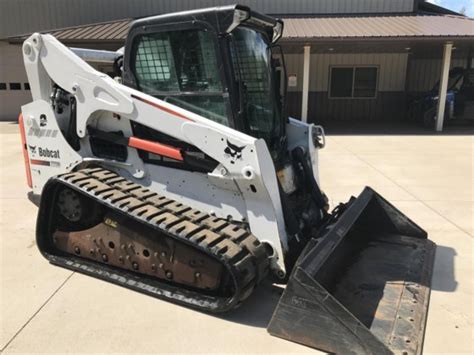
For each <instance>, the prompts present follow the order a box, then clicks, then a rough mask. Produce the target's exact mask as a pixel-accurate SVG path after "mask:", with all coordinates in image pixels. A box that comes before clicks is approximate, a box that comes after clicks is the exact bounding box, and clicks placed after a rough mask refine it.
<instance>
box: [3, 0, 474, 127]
mask: <svg viewBox="0 0 474 355" xmlns="http://www.w3.org/2000/svg"><path fill="white" fill-rule="evenodd" d="M232 3H234V1H227V0H220V1H219V0H201V1H199V0H173V1H169V0H162V1H153V0H135V1H133V2H132V1H127V0H99V1H94V2H91V1H84V0H42V1H41V2H39V1H15V0H3V1H2V2H1V3H0V119H3V120H5V119H14V118H15V116H16V115H17V113H18V112H19V107H20V105H21V104H23V103H25V102H27V101H28V100H29V92H28V85H27V82H26V75H25V72H24V69H23V63H22V58H21V46H20V45H21V42H22V41H23V39H24V38H26V35H27V34H29V33H32V32H35V31H42V32H51V33H53V34H54V35H55V36H57V37H58V38H59V39H60V40H61V41H62V42H63V43H65V44H67V45H69V46H75V47H88V48H103V49H117V48H119V47H121V46H122V45H123V43H124V39H125V37H126V34H127V29H128V25H129V23H130V22H131V21H132V19H133V18H136V17H141V16H149V15H153V14H159V13H166V12H171V11H179V10H187V9H193V8H202V7H207V6H216V5H223V4H232ZM240 3H242V4H245V5H249V6H250V7H251V8H252V9H254V10H257V11H260V12H264V13H267V14H271V15H274V16H277V17H281V18H283V19H284V21H285V29H284V35H283V38H282V40H281V46H282V48H283V51H284V52H285V54H286V66H287V73H288V84H289V88H288V90H289V92H288V106H289V112H290V114H291V115H292V116H294V117H301V118H302V119H306V120H308V121H311V122H317V123H323V124H325V125H331V124H332V123H334V122H335V123H340V122H341V121H344V122H346V123H348V124H351V125H357V124H367V123H368V124H378V123H379V122H382V123H383V122H394V123H395V122H400V121H403V120H406V119H407V110H408V104H409V102H410V98H411V97H412V96H414V95H417V94H419V93H421V92H426V91H428V90H430V89H431V88H433V86H434V85H435V83H436V82H437V81H438V80H440V78H441V79H442V80H441V85H440V95H441V99H440V100H439V102H444V101H443V100H442V95H445V94H446V88H445V85H443V83H444V82H447V72H448V69H449V68H450V67H459V66H461V67H469V66H471V65H472V57H471V52H472V53H474V50H473V49H474V20H473V19H470V18H467V17H464V16H461V15H459V14H456V13H453V12H451V11H449V10H447V9H444V8H441V7H438V6H435V5H433V4H430V3H426V2H424V1H421V0H292V1H287V0H249V1H240ZM58 28H59V29H58ZM97 67H98V68H99V69H101V70H104V71H107V70H108V68H107V67H101V66H100V65H99V64H98V65H97ZM443 88H444V90H442V89H443ZM439 106H440V107H438V108H437V109H438V110H442V111H444V110H445V108H444V107H443V105H439ZM438 117H443V115H438ZM438 121H441V120H438ZM438 124H439V127H438V128H439V129H441V127H442V122H438Z"/></svg>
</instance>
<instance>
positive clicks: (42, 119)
mask: <svg viewBox="0 0 474 355" xmlns="http://www.w3.org/2000/svg"><path fill="white" fill-rule="evenodd" d="M39 121H40V127H44V126H46V125H47V124H48V119H47V118H46V115H41V116H40V119H39Z"/></svg>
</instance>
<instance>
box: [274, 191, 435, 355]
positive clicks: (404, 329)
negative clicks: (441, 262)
mask: <svg viewBox="0 0 474 355" xmlns="http://www.w3.org/2000/svg"><path fill="white" fill-rule="evenodd" d="M426 238H427V234H426V232H425V231H424V230H423V229H421V228H420V227H418V226H417V225H416V224H415V223H413V222H412V221H411V220H409V219H408V218H407V217H406V216H405V215H403V214H402V213H401V212H400V211H398V210H397V209H396V208H395V207H394V206H392V205H391V204H390V203H389V202H387V201H386V200H385V199H384V198H382V197H381V196H380V195H379V194H377V193H376V192H375V191H374V190H372V189H370V188H368V187H366V188H365V189H364V191H363V192H362V193H361V194H360V196H359V197H358V198H357V199H356V200H354V201H353V202H351V203H350V205H349V206H348V208H347V209H346V210H345V212H344V213H343V214H342V215H341V216H340V217H339V218H338V220H337V222H335V223H334V224H333V226H332V227H331V228H330V229H329V230H328V232H327V233H326V234H325V235H324V236H323V237H322V238H319V239H317V240H316V239H314V240H312V241H311V242H309V243H308V245H307V246H306V247H305V249H304V251H303V253H302V254H301V256H300V258H299V259H298V261H297V263H296V266H295V268H294V269H293V272H292V274H291V277H290V279H289V281H288V285H287V287H286V289H285V291H284V293H283V296H282V298H281V300H280V302H279V304H278V306H277V308H276V310H275V312H274V314H273V317H272V319H271V321H270V324H269V326H268V332H269V333H270V334H272V335H274V336H277V337H280V338H284V339H287V340H291V341H294V342H297V343H301V344H304V345H307V346H310V347H313V348H316V349H320V350H323V351H327V352H331V353H337V354H377V355H380V354H391V353H397V354H405V355H408V354H420V353H421V351H422V346H423V336H424V331H425V324H426V316H427V311H428V303H429V295H430V283H431V275H432V269H433V261H434V253H435V248H436V246H435V244H434V243H432V242H431V241H429V240H428V239H426Z"/></svg>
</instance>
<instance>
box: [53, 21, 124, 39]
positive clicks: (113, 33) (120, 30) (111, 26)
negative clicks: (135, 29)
mask: <svg viewBox="0 0 474 355" xmlns="http://www.w3.org/2000/svg"><path fill="white" fill-rule="evenodd" d="M131 22H132V19H124V20H118V21H111V22H103V23H98V24H92V25H85V26H77V27H69V28H64V29H59V30H53V31H48V33H50V34H52V35H53V36H55V37H56V38H57V39H59V40H61V41H80V42H89V41H120V42H123V40H124V39H125V38H126V37H127V33H128V27H129V26H130V23H131Z"/></svg>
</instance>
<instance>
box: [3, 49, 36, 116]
mask: <svg viewBox="0 0 474 355" xmlns="http://www.w3.org/2000/svg"><path fill="white" fill-rule="evenodd" d="M0 53H1V54H2V55H1V56H0V83H6V84H7V90H0V121H4V120H15V119H17V117H18V115H19V113H20V110H21V105H24V104H26V103H28V102H29V101H31V94H30V92H29V91H26V90H24V88H23V84H24V83H26V82H28V79H27V77H26V72H25V67H24V65H23V60H22V55H21V46H13V45H9V44H6V43H3V42H0ZM12 82H13V83H21V90H18V91H16V90H15V91H11V90H10V88H9V85H8V84H9V83H12Z"/></svg>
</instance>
